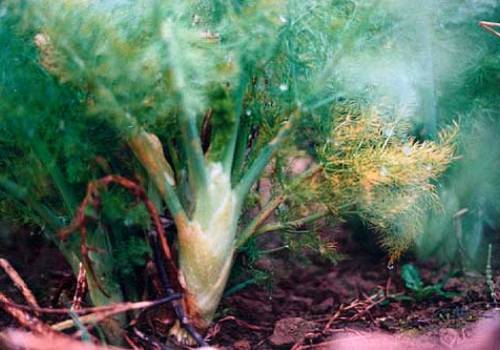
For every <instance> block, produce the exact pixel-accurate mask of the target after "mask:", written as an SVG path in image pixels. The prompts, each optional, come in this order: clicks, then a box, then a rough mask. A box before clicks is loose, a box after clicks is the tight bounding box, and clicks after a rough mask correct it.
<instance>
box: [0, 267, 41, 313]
mask: <svg viewBox="0 0 500 350" xmlns="http://www.w3.org/2000/svg"><path fill="white" fill-rule="evenodd" d="M0 267H2V269H3V270H4V271H5V273H6V274H7V275H8V276H9V277H10V279H11V280H12V282H14V285H15V286H16V287H17V289H19V290H20V291H21V293H22V294H23V296H24V299H26V302H27V303H28V304H29V305H31V306H33V307H39V305H38V302H37V301H36V298H35V296H34V295H33V293H32V292H31V290H30V289H29V288H28V286H27V285H26V283H25V282H24V281H23V279H22V278H21V276H20V275H19V274H18V273H17V271H16V270H15V269H14V268H13V267H12V265H11V264H10V263H9V262H8V261H7V260H5V259H2V258H0Z"/></svg>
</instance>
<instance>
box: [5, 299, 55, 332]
mask: <svg viewBox="0 0 500 350" xmlns="http://www.w3.org/2000/svg"><path fill="white" fill-rule="evenodd" d="M13 305H15V303H14V302H13V301H12V300H11V299H10V298H9V297H7V296H6V295H5V294H3V293H1V292H0V307H2V308H3V309H4V310H5V312H7V313H8V314H9V315H11V316H12V317H13V318H14V319H15V320H16V321H17V322H18V323H19V324H20V325H21V326H23V327H26V328H27V329H29V330H30V331H32V332H34V333H43V334H57V332H56V331H55V330H53V329H52V328H50V327H49V326H48V325H46V324H45V323H43V322H42V321H40V320H39V319H38V318H36V317H35V316H32V315H30V314H29V313H27V312H26V311H24V310H21V309H19V308H17V307H15V306H13Z"/></svg>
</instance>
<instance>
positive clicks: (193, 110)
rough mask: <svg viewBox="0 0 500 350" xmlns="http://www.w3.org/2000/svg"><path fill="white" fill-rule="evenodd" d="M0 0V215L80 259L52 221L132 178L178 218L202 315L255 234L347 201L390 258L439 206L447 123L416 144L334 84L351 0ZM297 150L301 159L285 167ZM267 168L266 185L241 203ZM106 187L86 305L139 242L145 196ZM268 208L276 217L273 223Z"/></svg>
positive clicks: (196, 308)
mask: <svg viewBox="0 0 500 350" xmlns="http://www.w3.org/2000/svg"><path fill="white" fill-rule="evenodd" d="M0 10H1V11H0V12H1V14H2V21H3V22H4V24H5V25H2V27H1V28H0V38H1V40H2V42H3V46H4V48H3V51H2V52H1V53H0V62H1V66H0V67H1V68H0V73H1V74H0V99H1V101H2V105H1V106H0V131H1V133H0V210H1V212H3V213H4V215H5V217H9V218H10V219H12V220H14V219H17V220H18V221H20V222H21V223H28V224H36V225H39V226H40V227H42V228H43V232H44V234H45V235H46V236H47V237H48V238H49V239H51V240H53V241H54V242H55V244H57V245H58V247H59V248H60V249H61V251H62V253H63V254H64V255H65V257H66V258H67V260H68V262H69V263H70V265H71V266H72V267H73V269H74V270H75V272H76V269H77V266H78V263H79V262H80V261H81V259H82V256H81V253H80V248H79V238H78V236H77V235H72V236H70V237H69V239H68V240H67V241H61V240H60V239H59V237H58V236H57V233H58V232H59V231H60V230H61V229H62V228H63V227H65V226H67V225H68V224H69V223H70V221H71V219H72V217H73V215H74V214H75V211H76V210H77V208H78V205H79V202H80V201H81V200H82V199H83V196H84V193H85V188H86V185H87V183H88V182H90V181H92V180H94V179H97V178H100V177H102V176H104V175H109V174H119V175H122V176H126V177H129V178H134V179H135V180H136V181H138V182H140V183H141V184H142V186H143V187H144V188H146V189H147V193H148V196H149V197H150V198H151V199H152V200H153V201H154V203H155V205H156V206H157V209H159V210H161V211H164V212H165V213H166V215H167V216H168V217H170V218H171V219H172V220H173V222H174V224H175V237H174V238H172V239H173V240H174V242H175V247H176V250H177V255H178V261H177V264H178V269H179V276H178V279H179V282H180V284H181V285H182V287H183V288H184V289H185V295H184V305H185V307H186V310H187V312H188V315H189V317H190V319H191V321H192V322H193V324H194V325H195V326H196V327H198V328H200V329H205V328H206V327H208V325H209V324H210V322H211V321H212V319H213V317H214V314H215V311H216V309H217V306H218V304H219V302H220V299H221V296H222V293H223V291H224V288H225V286H226V282H227V279H228V276H229V272H230V271H231V267H232V264H233V259H234V257H235V254H237V252H238V249H239V248H240V247H242V246H243V245H244V244H245V243H246V242H247V241H248V240H249V239H252V238H253V237H254V236H255V235H256V234H264V233H266V232H271V231H279V230H280V228H290V227H297V226H300V225H304V224H306V223H309V222H314V221H317V220H320V219H322V220H324V219H325V218H328V217H335V218H342V217H343V216H346V215H352V214H353V213H354V214H356V215H359V216H360V217H361V218H363V219H365V220H366V221H367V222H370V223H372V224H373V225H374V227H376V228H377V230H378V231H379V232H380V235H381V237H382V242H383V245H384V246H385V247H386V248H387V249H388V251H389V253H390V256H391V258H392V259H396V258H397V257H398V256H399V255H400V254H401V253H402V252H403V251H404V250H405V249H407V248H408V247H409V246H410V245H411V243H412V242H413V240H414V238H415V237H416V236H417V235H418V233H419V232H420V230H421V218H422V217H423V214H424V213H425V211H426V210H427V209H428V208H429V207H432V206H433V205H434V204H435V195H434V185H433V181H434V180H435V179H436V178H437V177H438V176H439V174H440V173H442V172H443V171H444V169H445V168H446V166H447V165H448V164H449V163H450V161H451V160H452V157H453V145H452V140H453V137H454V136H453V135H454V133H455V132H456V128H450V129H447V130H445V131H444V132H442V133H441V134H440V137H439V138H438V139H437V141H436V142H431V141H426V142H417V141H416V140H414V139H412V138H411V136H410V130H411V125H410V123H408V122H406V121H402V120H399V119H397V118H391V117H390V116H387V115H386V114H384V115H383V114H382V113H380V111H378V110H377V108H375V107H372V106H370V105H369V103H366V101H364V100H363V99H362V98H358V96H352V97H351V96H349V95H348V94H347V95H345V96H340V97H339V96H338V95H337V93H336V92H332V88H334V84H333V83H332V81H333V80H332V79H330V76H331V75H332V74H333V72H334V71H335V60H334V57H335V54H336V49H337V48H338V47H341V46H348V45H349V43H350V40H351V38H352V35H354V34H353V32H351V31H347V34H346V32H345V31H344V29H345V28H349V27H350V26H353V25H357V24H359V23H357V19H356V11H357V5H356V3H355V2H351V1H328V0H318V1H312V2H300V1H293V0H290V1H252V2H248V3H243V2H239V1H235V2H224V1H214V2H206V1H199V2H198V1H186V2H179V1H156V0H148V1H141V2H137V1H127V0H123V1H111V0H105V1H90V0H89V1H86V0H51V1H37V0H30V1H26V2H23V3H18V2H17V1H5V2H4V3H3V4H2V5H0ZM372 30H373V31H375V32H376V31H377V30H379V31H383V30H385V29H384V27H377V26H373V28H372ZM344 34H345V35H344ZM300 152H302V154H303V153H307V154H309V157H312V158H313V159H314V161H313V165H312V166H311V167H310V168H309V169H307V170H306V171H305V172H304V173H303V174H300V175H298V176H292V175H291V174H290V172H288V171H287V170H286V169H287V167H288V160H289V159H290V157H293V156H294V155H296V154H297V153H300ZM263 174H264V175H263ZM262 176H265V177H266V178H269V179H270V180H271V182H272V183H273V190H272V191H271V194H272V198H271V199H270V200H269V201H268V202H267V203H265V204H264V205H263V206H262V207H259V211H258V213H257V214H255V210H254V211H253V213H254V216H252V217H249V214H248V213H249V212H250V211H249V210H248V209H252V208H253V207H255V205H254V204H253V202H252V198H254V196H255V185H256V183H257V181H258V180H259V178H261V177H262ZM103 196H104V197H103V203H102V205H103V211H102V213H96V212H94V211H93V209H92V208H90V207H89V208H87V209H88V210H87V214H86V215H88V217H91V218H93V219H94V221H93V223H92V227H91V229H90V230H89V232H88V243H89V245H90V246H92V247H94V248H96V249H94V250H93V251H91V252H90V260H91V263H92V265H93V270H94V273H95V275H96V277H97V278H98V279H99V281H100V283H101V284H102V286H103V290H101V289H100V288H98V286H97V285H96V284H95V283H92V281H90V280H89V283H90V286H89V288H90V297H91V300H92V302H93V303H94V304H96V305H99V304H106V303H110V302H114V301H119V300H122V299H137V298H139V294H140V293H139V289H138V287H137V282H136V283H130V281H131V280H133V278H134V277H133V273H132V272H133V271H134V270H137V269H140V268H141V267H143V265H144V264H145V261H144V260H143V259H142V257H143V256H144V255H145V256H149V255H150V254H151V253H150V251H149V248H148V247H147V245H145V244H144V243H141V241H142V238H143V233H144V232H145V231H146V230H147V229H148V228H149V219H148V216H147V215H146V213H145V209H144V207H141V206H140V205H139V206H133V205H132V204H127V203H130V202H131V197H130V196H128V195H127V194H126V193H124V192H122V191H121V190H119V189H115V188H110V189H109V190H108V191H106V192H105V193H104V195H103ZM277 210H279V211H280V212H283V211H285V212H286V215H287V219H285V220H283V221H278V222H271V223H269V222H268V221H267V220H268V219H269V217H270V216H271V215H272V214H273V213H275V212H276V211H277ZM171 233H172V234H173V233H174V232H171ZM330 248H331V246H330ZM131 265H132V266H131ZM104 291H105V293H104ZM120 322H123V320H121V319H116V320H114V326H113V325H111V326H109V327H108V328H110V329H114V330H116V331H117V332H118V330H119V324H120ZM172 333H174V334H175V335H176V336H177V337H179V338H181V339H182V338H186V335H185V334H184V333H183V331H182V330H180V329H179V328H174V329H173V330H172ZM117 337H119V335H117Z"/></svg>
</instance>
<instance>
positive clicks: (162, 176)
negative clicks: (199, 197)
mask: <svg viewBox="0 0 500 350" xmlns="http://www.w3.org/2000/svg"><path fill="white" fill-rule="evenodd" d="M128 144H129V146H130V148H131V149H132V151H133V152H134V154H135V156H136V157H137V159H138V160H139V161H140V162H141V164H142V166H143V167H144V168H145V169H146V171H147V172H148V174H149V176H151V178H152V180H153V182H154V183H155V186H156V187H157V189H158V191H159V192H160V193H161V195H162V196H163V199H164V200H165V203H166V204H167V207H168V210H169V211H170V213H171V214H172V216H173V217H174V219H175V218H177V220H182V221H183V222H186V221H187V216H186V213H185V211H184V208H183V207H182V204H181V202H180V201H179V198H178V197H177V193H176V192H175V189H174V186H175V179H174V178H173V171H172V168H171V167H170V165H169V164H168V162H167V160H166V159H165V156H164V154H163V149H162V147H161V144H160V141H159V140H158V138H157V137H156V136H154V134H148V133H147V132H145V131H144V130H140V131H139V132H138V133H136V134H134V135H132V136H131V137H129V139H128Z"/></svg>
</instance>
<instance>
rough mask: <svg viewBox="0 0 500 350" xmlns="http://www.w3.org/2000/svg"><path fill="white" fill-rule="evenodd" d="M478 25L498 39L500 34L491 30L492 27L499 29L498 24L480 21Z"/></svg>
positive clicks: (499, 25) (499, 24)
mask: <svg viewBox="0 0 500 350" xmlns="http://www.w3.org/2000/svg"><path fill="white" fill-rule="evenodd" d="M479 25H480V26H481V27H482V28H483V29H485V30H487V31H488V32H490V33H491V34H493V35H495V36H497V37H499V38H500V33H499V32H497V31H496V30H495V29H493V27H500V23H496V22H486V21H481V22H479Z"/></svg>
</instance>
